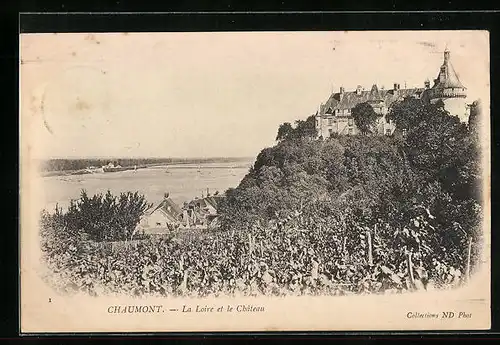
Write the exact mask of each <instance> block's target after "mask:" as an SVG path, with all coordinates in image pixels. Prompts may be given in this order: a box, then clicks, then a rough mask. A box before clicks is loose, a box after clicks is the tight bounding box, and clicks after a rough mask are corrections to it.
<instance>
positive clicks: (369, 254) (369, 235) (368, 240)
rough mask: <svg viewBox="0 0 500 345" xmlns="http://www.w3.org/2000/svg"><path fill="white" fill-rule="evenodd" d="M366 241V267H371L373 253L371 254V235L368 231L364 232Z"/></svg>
mask: <svg viewBox="0 0 500 345" xmlns="http://www.w3.org/2000/svg"><path fill="white" fill-rule="evenodd" d="M366 240H367V242H368V265H370V266H372V265H373V253H372V234H371V233H370V230H367V231H366Z"/></svg>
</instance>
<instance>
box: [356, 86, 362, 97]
mask: <svg viewBox="0 0 500 345" xmlns="http://www.w3.org/2000/svg"><path fill="white" fill-rule="evenodd" d="M361 90H362V88H361V85H358V86H357V87H356V95H358V96H359V95H361Z"/></svg>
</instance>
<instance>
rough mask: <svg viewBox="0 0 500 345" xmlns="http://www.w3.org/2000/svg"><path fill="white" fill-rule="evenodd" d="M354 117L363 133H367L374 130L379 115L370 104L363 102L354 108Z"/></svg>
mask: <svg viewBox="0 0 500 345" xmlns="http://www.w3.org/2000/svg"><path fill="white" fill-rule="evenodd" d="M352 117H353V120H354V123H355V124H356V127H357V128H358V129H359V131H360V132H361V134H364V135H366V134H368V133H372V132H373V129H374V127H375V124H376V122H377V118H378V115H377V113H375V110H373V107H372V106H371V105H370V104H368V103H366V102H363V103H358V104H356V106H355V107H354V108H352Z"/></svg>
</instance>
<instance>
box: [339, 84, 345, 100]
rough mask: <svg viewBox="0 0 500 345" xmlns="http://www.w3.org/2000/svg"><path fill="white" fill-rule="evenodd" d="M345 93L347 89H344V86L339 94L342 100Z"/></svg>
mask: <svg viewBox="0 0 500 345" xmlns="http://www.w3.org/2000/svg"><path fill="white" fill-rule="evenodd" d="M344 93H345V89H344V87H343V86H341V87H340V92H339V94H340V99H342V98H343V97H344Z"/></svg>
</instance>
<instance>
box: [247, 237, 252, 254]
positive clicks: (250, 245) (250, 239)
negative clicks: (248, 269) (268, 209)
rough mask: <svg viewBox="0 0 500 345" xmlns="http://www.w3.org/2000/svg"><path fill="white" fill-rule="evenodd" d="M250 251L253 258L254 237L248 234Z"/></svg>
mask: <svg viewBox="0 0 500 345" xmlns="http://www.w3.org/2000/svg"><path fill="white" fill-rule="evenodd" d="M248 251H249V253H250V256H251V255H252V252H253V243H252V235H251V234H250V233H248Z"/></svg>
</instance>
